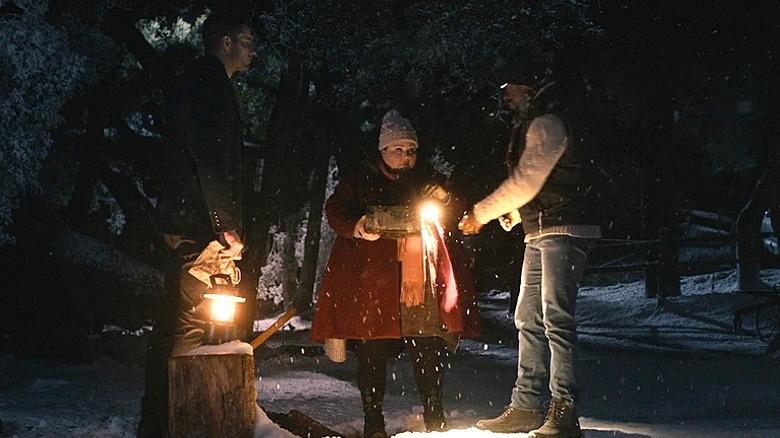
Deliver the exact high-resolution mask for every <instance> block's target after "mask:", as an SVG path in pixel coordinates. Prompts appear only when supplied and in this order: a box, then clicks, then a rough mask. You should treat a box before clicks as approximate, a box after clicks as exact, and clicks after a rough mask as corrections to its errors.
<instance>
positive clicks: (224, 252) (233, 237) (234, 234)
mask: <svg viewBox="0 0 780 438" xmlns="http://www.w3.org/2000/svg"><path fill="white" fill-rule="evenodd" d="M222 239H223V241H224V242H225V244H227V247H225V248H222V249H221V250H219V258H220V259H222V260H241V254H242V253H243V252H244V242H243V241H242V240H241V236H239V235H238V231H236V230H232V231H225V232H223V233H222Z"/></svg>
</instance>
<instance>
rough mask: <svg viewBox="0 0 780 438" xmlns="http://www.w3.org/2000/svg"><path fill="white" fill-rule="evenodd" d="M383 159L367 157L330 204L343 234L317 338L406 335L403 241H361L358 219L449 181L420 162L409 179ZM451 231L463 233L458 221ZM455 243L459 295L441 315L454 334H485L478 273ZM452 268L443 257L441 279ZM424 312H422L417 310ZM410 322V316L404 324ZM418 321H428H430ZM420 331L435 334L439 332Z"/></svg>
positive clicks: (325, 287)
mask: <svg viewBox="0 0 780 438" xmlns="http://www.w3.org/2000/svg"><path fill="white" fill-rule="evenodd" d="M381 165H383V163H382V161H381V159H380V160H378V161H377V162H374V163H364V165H363V166H362V167H361V169H360V170H359V171H358V172H356V174H355V175H354V176H353V177H351V178H349V179H346V180H344V181H342V182H340V183H339V184H338V185H337V186H336V189H335V191H334V193H333V195H332V196H331V197H330V198H329V199H328V201H327V202H326V204H325V213H326V215H327V218H328V223H329V225H330V226H331V228H333V230H334V231H335V232H336V240H335V242H334V244H333V248H332V249H331V252H330V257H329V259H328V265H327V268H326V269H325V274H324V277H323V280H322V286H321V288H320V293H319V299H318V302H317V309H316V311H315V313H314V318H313V322H312V328H311V334H310V337H311V339H312V340H313V341H316V342H322V341H323V340H324V339H325V338H334V339H388V338H390V339H395V338H400V337H401V336H402V334H401V307H402V306H401V304H400V266H399V262H398V249H397V241H396V240H395V239H385V238H382V239H379V240H376V241H373V242H371V241H367V240H363V239H356V238H355V237H353V232H354V229H355V224H356V223H357V222H358V220H359V219H360V218H361V216H363V215H364V214H366V207H367V206H369V205H385V206H388V205H415V202H416V201H419V193H420V190H421V189H422V187H423V186H424V185H426V184H429V183H438V184H441V185H443V182H444V177H443V175H441V174H438V173H435V172H433V171H432V170H431V171H428V170H423V169H421V167H422V166H420V163H418V166H417V167H416V168H415V169H413V170H411V171H408V172H406V173H405V174H404V175H402V177H401V178H399V179H397V180H391V179H389V178H388V177H387V176H385V175H384V174H382V173H381V172H380V170H379V168H378V167H377V166H381ZM451 204H452V203H451ZM459 212H460V211H459V210H456V209H455V208H452V207H451V208H448V209H447V212H446V213H445V215H447V218H448V219H449V220H448V222H450V223H451V224H452V225H454V224H455V223H457V217H456V215H457V214H458V213H459ZM451 229H455V230H456V231H457V229H456V228H455V227H454V226H452V227H451ZM446 234H447V233H446V232H445V235H446ZM447 247H448V249H449V252H450V256H451V259H452V267H453V272H452V273H454V276H455V283H456V285H457V292H458V298H457V304H456V306H455V308H454V309H452V310H451V311H449V312H447V311H445V310H444V308H443V306H439V318H440V320H441V322H442V323H443V324H444V326H445V329H446V332H447V333H450V334H452V335H459V336H463V337H477V336H479V316H478V310H477V304H476V297H475V294H474V283H473V281H472V279H471V273H470V271H469V267H468V265H467V263H465V257H464V256H463V254H462V250H461V248H460V246H459V245H457V244H454V245H453V244H449V243H447ZM445 269H448V267H447V266H443V265H442V264H441V263H440V264H439V266H438V268H437V278H439V279H443V278H451V277H447V275H446V274H447V272H445V271H444V270H445ZM437 289H438V290H437V293H438V295H439V298H440V299H441V294H442V293H443V292H444V285H439V286H438V287H437ZM440 304H441V300H440ZM407 309H408V308H407ZM412 309H413V308H412ZM418 310H419V309H418ZM425 310H426V311H432V309H425ZM424 313H425V312H424V311H423V312H419V311H415V312H414V314H417V315H421V314H424ZM405 315H408V312H407V313H405ZM405 318H408V316H405ZM409 322H410V321H406V320H405V321H404V324H405V325H406V324H409ZM417 322H419V323H421V325H423V326H424V324H422V323H424V322H423V321H417ZM420 334H421V335H429V336H430V335H435V334H437V333H420Z"/></svg>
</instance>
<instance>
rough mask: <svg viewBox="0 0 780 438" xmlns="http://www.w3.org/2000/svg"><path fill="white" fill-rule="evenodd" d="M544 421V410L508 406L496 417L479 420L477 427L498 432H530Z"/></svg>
mask: <svg viewBox="0 0 780 438" xmlns="http://www.w3.org/2000/svg"><path fill="white" fill-rule="evenodd" d="M542 423H544V412H542V411H527V410H525V409H518V408H513V407H511V406H510V407H508V408H506V410H505V411H504V413H502V414H501V415H499V416H498V417H496V418H492V419H490V420H479V421H477V425H476V426H477V428H478V429H482V430H489V431H491V432H496V433H528V432H529V431H532V430H534V429H536V428H537V427H539V426H541V425H542Z"/></svg>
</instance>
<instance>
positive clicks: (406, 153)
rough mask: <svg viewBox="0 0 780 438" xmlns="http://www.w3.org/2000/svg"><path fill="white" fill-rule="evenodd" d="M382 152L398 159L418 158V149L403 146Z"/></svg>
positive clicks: (385, 149)
mask: <svg viewBox="0 0 780 438" xmlns="http://www.w3.org/2000/svg"><path fill="white" fill-rule="evenodd" d="M382 152H385V153H388V154H392V155H395V156H396V157H398V158H403V157H414V156H417V148H408V149H407V148H404V147H403V146H396V147H393V148H389V147H387V148H384V149H382Z"/></svg>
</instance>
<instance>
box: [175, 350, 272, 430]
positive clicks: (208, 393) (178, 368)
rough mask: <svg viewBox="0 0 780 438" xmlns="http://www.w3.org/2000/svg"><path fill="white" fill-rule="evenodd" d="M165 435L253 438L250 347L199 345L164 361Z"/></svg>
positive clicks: (254, 407) (253, 406) (254, 390)
mask: <svg viewBox="0 0 780 438" xmlns="http://www.w3.org/2000/svg"><path fill="white" fill-rule="evenodd" d="M168 373H169V385H170V386H169V388H170V396H169V407H168V409H169V410H168V422H169V423H168V431H169V436H170V437H172V438H179V437H217V436H225V437H227V436H229V437H252V436H253V433H254V422H255V415H256V408H257V403H256V399H257V392H256V388H255V366H254V357H253V355H252V347H251V346H250V345H249V344H246V343H242V342H239V341H233V342H229V343H226V344H222V345H204V346H202V347H198V348H196V349H194V350H192V351H190V352H187V353H186V354H185V355H181V356H174V357H171V358H170V359H169V360H168Z"/></svg>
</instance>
